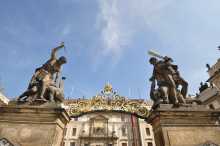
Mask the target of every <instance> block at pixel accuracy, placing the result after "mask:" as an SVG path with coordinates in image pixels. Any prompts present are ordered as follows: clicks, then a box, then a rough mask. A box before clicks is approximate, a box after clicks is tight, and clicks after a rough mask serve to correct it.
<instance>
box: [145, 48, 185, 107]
mask: <svg viewBox="0 0 220 146" xmlns="http://www.w3.org/2000/svg"><path fill="white" fill-rule="evenodd" d="M149 54H150V55H151V56H154V57H151V58H150V60H149V62H150V64H152V65H153V66H154V70H153V75H152V77H151V79H150V80H151V81H152V85H154V84H155V81H154V80H156V82H157V86H158V89H152V88H151V90H153V91H154V92H155V91H156V93H157V94H156V95H157V96H159V97H154V99H163V103H172V104H174V105H178V104H179V103H185V98H186V94H187V89H188V83H187V82H186V81H185V80H184V79H183V78H182V77H181V76H180V73H179V71H178V66H177V65H174V64H173V59H172V58H170V57H167V56H165V57H163V56H161V55H159V54H158V53H156V52H154V51H149ZM156 57H157V58H160V60H159V59H157V58H156ZM180 85H181V90H179V89H178V87H179V86H180ZM154 86H155V85H154ZM154 88H155V87H154ZM152 93H153V92H151V96H152V95H153V94H152ZM158 93H159V94H158ZM167 98H168V102H167V100H164V99H167Z"/></svg>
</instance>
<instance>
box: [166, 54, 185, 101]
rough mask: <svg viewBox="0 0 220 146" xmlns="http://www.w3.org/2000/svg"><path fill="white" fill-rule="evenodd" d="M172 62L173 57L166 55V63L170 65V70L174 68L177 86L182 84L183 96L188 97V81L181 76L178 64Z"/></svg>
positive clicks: (173, 74)
mask: <svg viewBox="0 0 220 146" xmlns="http://www.w3.org/2000/svg"><path fill="white" fill-rule="evenodd" d="M172 62H173V60H172V58H169V57H167V56H165V57H164V63H166V64H167V65H168V66H169V68H170V70H172V76H173V80H174V81H175V83H176V86H177V88H178V86H179V85H181V86H182V87H181V91H180V92H181V94H182V96H183V97H184V98H186V95H187V91H188V83H187V81H185V80H184V79H183V78H182V77H181V75H180V73H179V71H178V66H177V65H174V64H173V63H172Z"/></svg>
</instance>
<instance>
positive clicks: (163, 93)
mask: <svg viewBox="0 0 220 146" xmlns="http://www.w3.org/2000/svg"><path fill="white" fill-rule="evenodd" d="M160 93H161V96H162V98H163V102H164V103H165V104H168V103H169V99H168V96H169V91H168V87H166V86H161V87H160Z"/></svg>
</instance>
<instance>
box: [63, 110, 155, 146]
mask: <svg viewBox="0 0 220 146" xmlns="http://www.w3.org/2000/svg"><path fill="white" fill-rule="evenodd" d="M99 115H100V116H104V117H105V118H107V119H108V133H109V134H110V133H112V132H113V131H115V135H116V136H117V137H118V139H117V141H116V143H115V144H114V146H122V143H127V146H132V143H133V141H132V137H133V133H132V128H131V115H130V114H122V113H116V112H114V113H105V112H102V113H91V114H86V115H83V116H81V117H79V118H78V120H77V121H76V120H75V119H74V118H73V119H72V120H71V121H70V123H69V124H68V125H67V127H66V135H65V136H64V142H65V146H71V145H70V142H75V146H79V143H80V142H79V139H80V134H82V131H83V130H84V131H85V132H84V133H85V134H86V135H89V129H90V119H91V118H94V117H97V116H99ZM138 121H139V126H140V127H138V128H139V129H140V134H141V143H142V145H143V146H148V145H147V142H152V143H153V146H155V144H154V142H153V140H154V138H153V132H152V127H151V126H150V125H149V124H147V123H146V122H145V121H144V120H141V119H139V120H138ZM123 126H125V127H126V135H124V136H123V133H122V127H123ZM146 127H149V128H150V133H151V135H150V136H147V135H146V132H145V128H146ZM73 128H76V129H77V130H76V135H75V136H72V131H73ZM95 146H96V145H95ZM97 146H98V145H97Z"/></svg>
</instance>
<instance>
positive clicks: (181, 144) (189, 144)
mask: <svg viewBox="0 0 220 146" xmlns="http://www.w3.org/2000/svg"><path fill="white" fill-rule="evenodd" d="M148 122H150V123H151V124H152V126H153V129H154V135H155V142H156V146H203V145H205V144H206V145H207V146H208V145H209V144H216V145H220V110H218V111H213V110H208V109H206V108H205V107H204V106H198V105H188V106H187V105H185V106H180V107H179V108H173V106H172V105H160V106H159V107H158V108H157V109H156V110H154V111H152V112H151V113H150V116H149V121H148ZM206 145H205V146H206Z"/></svg>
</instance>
